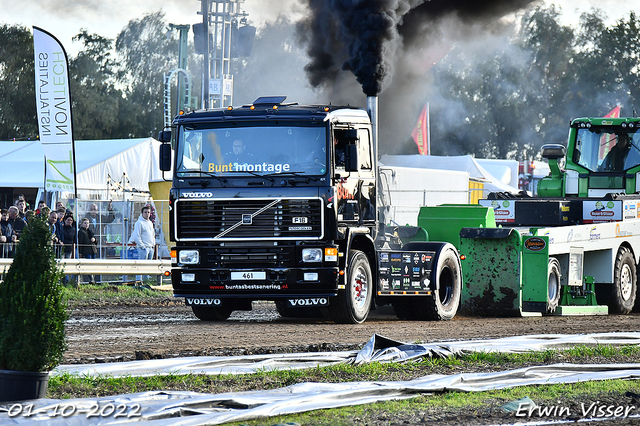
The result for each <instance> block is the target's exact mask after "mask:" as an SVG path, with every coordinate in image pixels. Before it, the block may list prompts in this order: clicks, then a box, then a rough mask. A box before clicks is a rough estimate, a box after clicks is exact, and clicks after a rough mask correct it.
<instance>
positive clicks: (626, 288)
mask: <svg viewBox="0 0 640 426" xmlns="http://www.w3.org/2000/svg"><path fill="white" fill-rule="evenodd" d="M636 288H637V282H636V262H635V259H634V258H633V254H631V252H630V251H629V249H628V248H627V247H620V249H619V250H618V254H617V256H616V263H615V268H614V271H613V287H612V289H611V298H610V299H609V312H610V313H614V314H628V313H629V312H631V310H632V309H633V305H634V304H635V302H636Z"/></svg>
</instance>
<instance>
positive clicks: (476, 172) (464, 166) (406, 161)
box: [380, 154, 520, 196]
mask: <svg viewBox="0 0 640 426" xmlns="http://www.w3.org/2000/svg"><path fill="white" fill-rule="evenodd" d="M503 161H505V163H504V166H503V167H500V165H499V163H498V160H491V162H486V163H485V164H486V165H487V166H488V168H491V170H492V171H493V172H494V173H497V174H498V175H499V176H500V178H498V177H496V176H494V175H493V174H492V173H490V172H488V171H487V170H486V168H485V167H483V165H481V164H480V162H479V161H478V160H477V159H475V158H473V157H472V156H470V155H460V156H452V157H441V156H435V155H418V154H416V155H383V156H382V158H381V159H380V163H382V164H384V165H385V166H395V167H415V168H421V169H434V170H451V171H461V172H467V173H469V176H470V177H472V178H476V179H482V180H484V181H485V184H484V189H485V191H484V196H486V195H488V193H489V192H511V193H514V194H515V193H518V192H519V191H520V190H519V189H518V188H517V186H515V187H514V186H511V185H510V183H511V182H512V181H513V173H512V168H513V165H512V164H510V162H509V161H508V160H503ZM513 162H514V163H515V165H516V167H515V173H516V179H517V170H518V169H517V162H516V161H513ZM502 179H504V181H503V180H502ZM516 182H517V180H516Z"/></svg>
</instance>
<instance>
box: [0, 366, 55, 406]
mask: <svg viewBox="0 0 640 426" xmlns="http://www.w3.org/2000/svg"><path fill="white" fill-rule="evenodd" d="M48 384H49V372H48V371H45V372H31V371H12V370H0V403H3V402H12V401H23V400H26V399H37V398H44V397H45V395H46V394H47V385H48Z"/></svg>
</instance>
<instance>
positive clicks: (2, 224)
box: [0, 209, 15, 257]
mask: <svg viewBox="0 0 640 426" xmlns="http://www.w3.org/2000/svg"><path fill="white" fill-rule="evenodd" d="M1 212H2V219H1V220H0V243H2V251H1V253H2V257H10V254H11V253H12V251H13V250H12V247H13V244H12V243H13V240H14V239H15V234H14V233H13V228H12V227H11V225H10V224H9V220H8V217H9V212H8V211H7V209H2V211H1Z"/></svg>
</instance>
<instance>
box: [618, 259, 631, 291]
mask: <svg viewBox="0 0 640 426" xmlns="http://www.w3.org/2000/svg"><path fill="white" fill-rule="evenodd" d="M632 290H633V277H632V276H631V268H630V267H629V265H627V264H626V263H625V264H624V265H623V266H622V271H621V273H620V295H621V296H622V298H623V299H624V300H629V298H630V297H631V291H632Z"/></svg>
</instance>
